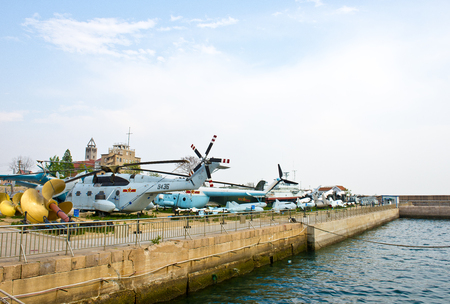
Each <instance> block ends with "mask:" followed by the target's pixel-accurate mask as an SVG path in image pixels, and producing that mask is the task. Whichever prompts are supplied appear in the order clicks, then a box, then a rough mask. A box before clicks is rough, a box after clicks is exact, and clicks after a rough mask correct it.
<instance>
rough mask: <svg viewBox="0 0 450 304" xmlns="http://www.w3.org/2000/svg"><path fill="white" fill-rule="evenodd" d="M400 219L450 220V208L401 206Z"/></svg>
mask: <svg viewBox="0 0 450 304" xmlns="http://www.w3.org/2000/svg"><path fill="white" fill-rule="evenodd" d="M399 211H400V217H405V218H422V219H450V207H447V206H413V205H412V204H411V205H401V206H400V207H399Z"/></svg>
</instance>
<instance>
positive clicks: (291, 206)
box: [272, 200, 297, 212]
mask: <svg viewBox="0 0 450 304" xmlns="http://www.w3.org/2000/svg"><path fill="white" fill-rule="evenodd" d="M296 208H297V205H296V204H295V203H292V202H280V201H279V200H275V202H274V203H273V205H272V210H273V211H275V212H280V211H284V210H295V209H296Z"/></svg>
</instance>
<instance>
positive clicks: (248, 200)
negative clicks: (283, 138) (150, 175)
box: [154, 165, 297, 211]
mask: <svg viewBox="0 0 450 304" xmlns="http://www.w3.org/2000/svg"><path fill="white" fill-rule="evenodd" d="M154 172H155V171H154ZM156 172H160V171H156ZM278 172H279V178H277V179H275V180H274V181H273V183H272V184H270V185H269V186H268V187H267V188H266V189H264V184H265V181H260V182H259V183H258V184H257V186H256V187H255V188H252V187H249V186H246V185H239V184H233V183H227V182H218V181H210V182H211V184H213V183H219V184H226V185H230V186H238V187H245V188H250V189H237V188H217V187H200V188H199V189H198V190H195V191H189V190H188V191H186V193H163V194H160V195H158V197H157V198H156V199H155V201H154V203H155V205H158V206H160V207H164V208H173V209H178V210H180V211H183V210H182V209H186V211H187V210H189V209H194V208H195V209H200V208H204V207H205V206H206V204H207V203H208V202H211V201H212V202H214V203H218V204H219V205H221V206H225V207H224V208H226V204H227V203H228V202H235V203H237V204H240V205H242V204H248V205H249V206H251V205H254V206H258V207H261V206H262V204H264V206H262V207H265V206H266V203H265V202H264V199H265V198H266V196H267V193H269V192H270V191H271V190H273V189H274V188H275V187H276V186H277V185H278V184H279V183H280V182H285V183H290V184H297V183H296V182H293V181H289V180H287V179H283V178H282V171H281V167H280V165H278Z"/></svg>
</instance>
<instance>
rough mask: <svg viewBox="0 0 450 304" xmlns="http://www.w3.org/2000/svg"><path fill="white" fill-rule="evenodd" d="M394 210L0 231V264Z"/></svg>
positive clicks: (145, 220) (71, 224)
mask: <svg viewBox="0 0 450 304" xmlns="http://www.w3.org/2000/svg"><path fill="white" fill-rule="evenodd" d="M390 208H395V205H385V206H374V207H372V206H357V207H355V206H353V207H348V208H342V209H334V210H319V211H313V212H305V211H297V210H290V211H282V212H274V211H264V212H240V213H221V214H217V215H198V216H192V215H191V216H189V215H188V216H173V217H164V218H137V219H127V220H123V219H122V220H107V221H85V222H83V221H80V220H78V221H76V222H69V223H45V224H33V225H14V226H5V225H3V226H0V259H2V258H14V257H18V258H19V261H20V260H22V258H23V259H25V262H26V259H27V258H28V259H29V257H30V256H31V255H36V254H44V253H46V254H48V253H56V252H59V253H62V254H64V253H65V254H66V255H68V254H71V255H72V256H73V254H74V251H76V250H81V249H90V248H102V249H103V250H106V249H107V247H110V246H118V245H127V244H128V245H135V246H140V245H141V244H143V243H159V242H163V241H167V240H174V239H182V238H184V239H186V238H192V237H193V236H200V235H201V236H206V235H208V234H217V233H227V234H228V233H229V232H230V231H237V230H243V229H256V228H259V227H265V226H271V225H276V224H286V223H290V222H293V221H292V218H294V219H295V222H303V221H305V223H308V224H315V223H321V222H328V221H334V220H340V219H344V218H348V217H352V216H358V215H362V214H367V213H369V212H377V211H381V210H385V209H390Z"/></svg>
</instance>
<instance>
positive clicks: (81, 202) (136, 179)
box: [67, 136, 229, 213]
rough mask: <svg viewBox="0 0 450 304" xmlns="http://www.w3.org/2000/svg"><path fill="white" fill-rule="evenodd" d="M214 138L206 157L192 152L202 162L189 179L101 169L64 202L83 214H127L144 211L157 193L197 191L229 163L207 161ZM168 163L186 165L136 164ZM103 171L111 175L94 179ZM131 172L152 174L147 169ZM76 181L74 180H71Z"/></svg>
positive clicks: (80, 184)
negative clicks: (88, 212) (90, 211)
mask: <svg viewBox="0 0 450 304" xmlns="http://www.w3.org/2000/svg"><path fill="white" fill-rule="evenodd" d="M215 138H216V136H214V137H213V139H212V140H211V143H210V144H209V146H208V148H207V150H206V153H205V156H202V155H201V153H200V152H198V150H197V149H196V148H195V147H194V151H195V153H196V154H197V156H199V157H200V159H201V161H200V163H199V165H198V166H197V167H196V168H195V169H194V173H193V174H192V175H191V176H185V177H183V178H176V179H173V178H167V177H157V176H147V175H141V174H117V173H118V170H119V169H120V168H121V167H128V166H135V165H136V163H133V164H125V165H122V166H114V167H102V169H101V170H96V171H94V172H91V173H89V174H87V175H86V176H85V177H84V178H83V179H82V180H81V181H79V182H78V183H76V184H75V185H74V187H73V189H72V190H71V191H70V192H69V193H68V195H67V200H68V201H71V202H72V203H73V205H74V208H76V209H80V210H82V211H88V210H96V211H99V212H105V213H110V212H127V213H130V212H136V211H141V210H144V209H145V208H146V207H148V206H149V204H150V203H151V202H152V201H153V200H154V199H155V198H156V197H157V195H158V194H160V193H164V192H173V191H181V190H193V189H198V188H199V187H200V186H201V185H202V184H203V183H204V182H205V181H206V180H207V179H210V178H211V173H212V172H215V171H216V170H219V169H226V168H228V167H226V166H223V165H221V163H222V162H223V163H229V160H228V159H221V158H208V154H209V152H210V150H211V147H212V145H213V143H214V141H215ZM171 162H187V161H185V160H181V161H155V162H145V163H137V164H158V163H171ZM102 170H103V171H109V172H110V173H107V174H104V175H97V173H99V172H100V171H102ZM133 170H138V171H154V170H148V169H133ZM176 175H177V174H176ZM79 178H80V177H78V178H74V179H73V180H75V179H79ZM70 181H72V180H69V182H70Z"/></svg>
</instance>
